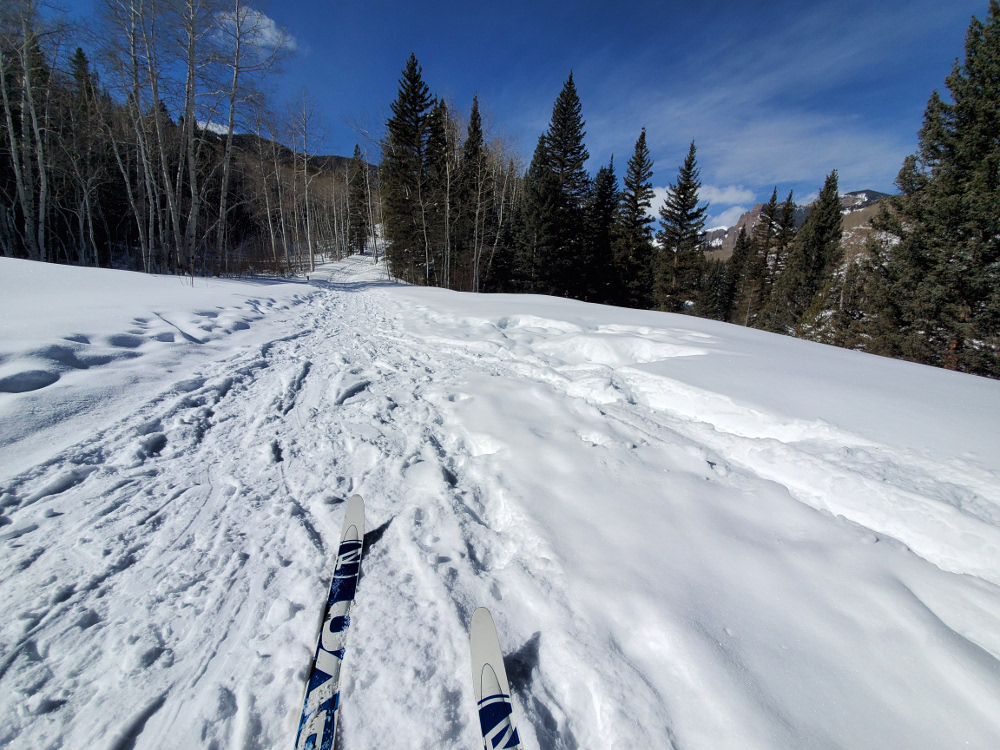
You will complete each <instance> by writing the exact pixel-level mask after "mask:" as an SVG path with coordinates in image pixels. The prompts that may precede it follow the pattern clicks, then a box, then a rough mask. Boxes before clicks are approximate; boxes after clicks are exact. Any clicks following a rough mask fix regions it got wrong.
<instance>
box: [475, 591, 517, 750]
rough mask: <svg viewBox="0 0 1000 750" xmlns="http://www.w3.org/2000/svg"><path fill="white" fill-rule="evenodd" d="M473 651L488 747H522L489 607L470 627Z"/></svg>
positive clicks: (487, 749)
mask: <svg viewBox="0 0 1000 750" xmlns="http://www.w3.org/2000/svg"><path fill="white" fill-rule="evenodd" d="M469 645H470V646H471V651H472V687H473V690H474V692H475V694H476V709H477V711H478V712H479V727H480V729H481V731H482V736H483V748H485V750H500V749H501V748H503V749H504V750H520V749H521V740H520V738H519V737H518V735H517V727H516V726H515V725H514V712H513V708H512V706H511V701H510V685H509V684H508V683H507V672H506V670H505V669H504V666H503V653H502V652H501V650H500V639H499V637H498V636H497V629H496V625H494V624H493V617H492V616H491V615H490V611H489V610H488V609H486V608H485V607H480V608H479V609H477V610H476V611H475V613H474V614H473V615H472V625H471V627H470V628H469Z"/></svg>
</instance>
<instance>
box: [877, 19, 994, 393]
mask: <svg viewBox="0 0 1000 750" xmlns="http://www.w3.org/2000/svg"><path fill="white" fill-rule="evenodd" d="M946 84H947V86H948V89H949V91H950V92H951V99H952V101H953V102H954V103H953V104H949V103H948V102H946V101H944V100H942V98H941V97H940V96H939V95H938V93H937V92H936V91H935V92H934V93H933V94H932V96H931V98H930V101H929V102H928V104H927V109H926V110H925V112H924V124H923V128H922V129H921V131H920V138H919V147H918V152H917V154H916V155H914V156H911V157H908V158H907V159H906V160H905V161H904V163H903V167H902V169H901V170H900V173H899V176H898V177H897V181H896V184H897V186H898V187H899V188H900V190H901V195H899V196H898V197H896V198H894V199H892V200H891V201H889V203H888V204H887V205H886V206H885V207H884V209H883V210H882V211H881V212H880V214H879V216H878V217H877V219H876V220H875V221H873V225H874V226H875V227H876V228H877V229H878V230H880V233H879V234H876V235H875V236H874V238H873V241H872V243H871V246H872V252H873V255H874V256H875V258H877V259H879V260H881V261H882V262H881V265H877V264H876V263H870V264H867V269H868V277H867V281H866V283H865V286H866V287H867V289H866V292H865V294H864V298H865V300H866V302H865V304H864V306H863V310H864V312H863V316H862V320H861V321H860V325H861V327H862V328H863V329H864V331H865V333H864V340H865V341H866V342H867V343H866V347H867V348H869V349H870V350H872V351H875V352H877V353H881V354H888V355H890V356H901V357H904V358H906V359H910V360H913V361H916V362H923V363H926V364H933V365H937V366H941V367H946V368H949V369H957V370H962V371H965V372H971V373H976V374H980V375H989V376H992V377H1000V138H998V137H997V134H998V133H1000V3H998V1H997V0H990V4H989V11H988V15H987V18H986V21H985V22H982V21H980V20H979V19H977V18H975V17H973V19H972V22H971V23H970V25H969V30H968V33H967V35H966V41H965V60H964V62H963V63H962V64H961V65H960V64H959V63H958V62H957V61H956V64H955V67H954V69H953V70H952V73H951V75H949V76H948V77H947V79H946ZM880 237H881V238H882V239H881V240H880V239H879V238H880Z"/></svg>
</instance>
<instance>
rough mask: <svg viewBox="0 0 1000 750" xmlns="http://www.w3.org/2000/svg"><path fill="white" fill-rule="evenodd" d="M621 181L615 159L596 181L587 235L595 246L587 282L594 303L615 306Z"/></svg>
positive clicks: (589, 206)
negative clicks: (616, 237) (616, 223)
mask: <svg viewBox="0 0 1000 750" xmlns="http://www.w3.org/2000/svg"><path fill="white" fill-rule="evenodd" d="M618 204H619V196H618V181H617V179H616V178H615V159H614V157H613V156H612V157H611V161H610V162H609V163H608V166H606V167H601V168H600V169H599V170H598V171H597V176H596V177H595V178H594V190H593V192H592V194H591V197H590V202H589V204H588V206H587V236H588V240H589V242H590V245H591V252H590V257H591V259H592V260H591V266H590V269H589V274H588V279H587V290H588V294H587V296H586V298H585V299H587V300H589V301H591V302H603V303H615V302H616V300H617V299H618V289H619V286H618V278H617V274H616V271H615V262H614V248H613V244H612V243H613V236H614V224H615V216H616V212H617V209H618Z"/></svg>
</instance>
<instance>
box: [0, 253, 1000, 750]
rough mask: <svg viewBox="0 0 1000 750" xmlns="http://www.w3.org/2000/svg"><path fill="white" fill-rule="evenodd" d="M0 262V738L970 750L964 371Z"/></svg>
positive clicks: (619, 324)
mask: <svg viewBox="0 0 1000 750" xmlns="http://www.w3.org/2000/svg"><path fill="white" fill-rule="evenodd" d="M384 278H385V276H384V272H383V271H381V270H380V269H379V268H377V267H372V266H371V261H370V258H353V259H351V260H349V261H346V262H343V263H341V264H331V265H329V266H326V267H324V268H323V269H322V270H321V271H320V272H319V273H317V274H316V275H315V276H313V277H312V279H311V281H308V282H307V281H306V280H305V279H302V278H299V279H296V280H290V281H287V282H273V281H272V282H224V281H217V280H215V281H207V280H204V279H196V280H195V284H194V286H193V287H192V286H191V285H190V282H189V281H188V282H187V284H185V282H184V281H182V280H179V279H176V278H170V277H148V276H142V275H137V274H128V273H123V272H113V271H96V270H90V269H74V268H67V267H58V266H47V265H40V264H30V263H27V262H24V261H13V260H6V259H0V504H2V506H3V507H2V508H0V510H2V513H3V515H2V517H0V524H2V526H0V540H2V541H0V560H2V565H0V602H2V603H3V609H4V612H3V614H4V616H3V618H0V745H4V746H10V747H16V748H41V747H60V746H61V747H67V748H81V747H87V748H108V749H109V750H110V749H118V748H131V747H135V748H193V747H217V748H281V747H289V748H290V747H291V746H292V744H293V742H294V735H295V728H296V722H297V719H298V715H299V710H300V708H301V704H300V701H301V698H302V686H303V680H304V677H305V671H306V668H307V666H308V663H309V659H310V656H311V653H312V650H313V648H314V645H315V638H316V634H317V627H318V625H319V622H318V620H319V617H320V609H321V604H322V602H323V601H324V600H325V590H326V587H327V586H328V583H329V576H330V574H331V569H332V563H333V560H332V555H333V553H334V547H335V545H336V540H337V538H338V534H339V529H340V522H341V519H342V515H343V505H342V503H343V501H344V499H345V498H346V497H347V496H349V495H350V494H351V493H353V492H359V493H361V494H362V495H363V496H364V498H365V502H366V505H367V508H368V528H369V529H371V530H373V531H372V532H370V534H369V537H368V543H369V546H370V548H369V550H368V552H367V557H366V559H365V562H364V566H363V569H364V576H363V579H362V581H361V584H360V587H359V590H358V597H357V600H356V606H355V614H354V617H353V623H352V627H351V634H350V640H349V643H348V652H347V655H346V661H345V675H344V683H343V684H344V690H343V701H344V703H343V711H342V719H343V736H342V741H343V746H344V747H345V748H347V749H348V750H349V749H351V748H362V749H363V748H392V747H422V748H423V747H426V748H429V747H434V748H475V747H477V746H479V740H478V724H477V718H476V712H475V707H474V701H473V694H472V686H471V674H470V668H469V650H468V640H467V628H468V624H469V620H470V618H471V616H472V612H473V611H474V610H475V608H476V607H477V606H480V605H483V606H487V607H489V608H490V610H491V611H492V612H493V616H494V619H495V620H496V623H497V627H498V629H499V633H500V639H501V643H502V644H503V647H504V649H505V651H506V652H507V653H508V654H509V659H508V664H507V669H508V674H509V677H510V682H511V684H512V687H513V688H514V704H515V710H516V711H517V713H518V716H517V719H518V728H519V730H520V734H521V736H522V739H523V741H524V744H525V746H526V747H528V748H543V749H546V750H549V749H556V748H559V749H562V748H566V749H567V750H571V749H573V748H581V749H584V748H602V749H603V748H621V749H622V750H625V749H626V748H670V747H675V748H678V749H680V748H685V749H687V748H706V749H709V748H711V749H712V750H715V749H716V748H769V749H770V748H779V747H781V748H793V747H794V748H799V747H810V748H837V747H845V748H872V747H878V748H908V749H909V748H945V747H948V748H951V747H970V748H984V749H987V748H997V747H1000V661H998V659H1000V437H998V435H1000V430H998V427H997V424H998V423H1000V383H998V382H996V381H989V380H985V379H981V378H974V377H970V376H964V375H958V374H955V373H948V372H944V371H941V370H935V369H931V368H927V367H920V366H916V365H911V364H907V363H903V362H896V361H891V360H886V359H880V358H875V357H870V356H866V355H862V354H858V353H854V352H847V351H842V350H839V349H834V348H829V347H823V346H819V345H816V344H811V343H808V342H802V341H797V340H794V339H789V338H785V337H781V336H775V335H771V334H765V333H761V332H757V331H751V330H746V329H743V328H739V327H735V326H728V325H724V324H720V323H715V322H711V321H703V320H697V319H693V318H689V317H682V316H674V315H667V314H661V313H651V312H638V311H631V310H622V309H614V308H607V307H600V306H595V305H587V304H583V303H579V302H573V301H568V300H560V299H553V298H547V297H533V296H519V295H509V296H508V295H499V296H486V295H478V296H473V295H464V294H456V293H452V292H446V291H442V290H433V289H418V288H411V287H404V286H400V285H395V284H390V283H388V282H386V281H384Z"/></svg>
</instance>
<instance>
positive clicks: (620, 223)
mask: <svg viewBox="0 0 1000 750" xmlns="http://www.w3.org/2000/svg"><path fill="white" fill-rule="evenodd" d="M652 205H653V160H652V159H651V158H650V156H649V147H648V146H647V145H646V128H643V129H642V132H640V133H639V138H638V139H637V140H636V142H635V150H634V152H633V153H632V158H630V159H629V160H628V169H627V170H626V172H625V187H624V189H623V190H622V192H621V198H620V199H619V202H618V212H617V216H616V218H615V227H614V235H615V237H614V255H615V275H616V277H617V278H616V280H617V284H616V287H617V288H616V289H615V292H616V294H615V299H614V301H615V304H619V305H625V306H628V307H637V308H642V309H646V308H648V307H650V305H651V303H652V299H653V279H654V274H653V271H654V269H653V260H654V255H653V230H652V224H653V222H654V221H655V220H654V219H653V217H652V216H650V215H649V209H650V207H651V206H652Z"/></svg>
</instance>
